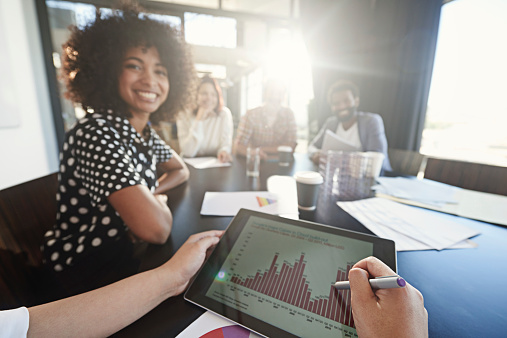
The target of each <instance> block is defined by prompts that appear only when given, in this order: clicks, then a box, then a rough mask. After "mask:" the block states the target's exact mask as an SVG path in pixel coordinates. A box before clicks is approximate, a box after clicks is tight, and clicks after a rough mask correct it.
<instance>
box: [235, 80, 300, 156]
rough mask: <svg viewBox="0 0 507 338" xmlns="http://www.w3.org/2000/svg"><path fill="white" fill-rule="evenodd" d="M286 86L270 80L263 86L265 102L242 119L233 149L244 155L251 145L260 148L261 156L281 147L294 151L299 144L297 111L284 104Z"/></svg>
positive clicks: (275, 151)
mask: <svg viewBox="0 0 507 338" xmlns="http://www.w3.org/2000/svg"><path fill="white" fill-rule="evenodd" d="M285 94H286V87H285V85H283V84H282V83H281V82H279V81H277V80H274V79H271V80H268V81H267V82H266V85H265V87H264V104H263V105H262V106H260V107H257V108H254V109H251V110H249V111H247V112H246V114H245V115H244V116H243V117H242V118H241V121H240V123H239V126H238V131H237V135H236V139H235V141H234V152H235V153H237V154H239V155H243V156H245V154H246V150H247V148H248V147H258V148H260V155H261V158H264V159H265V158H267V157H268V156H269V155H270V154H271V155H272V154H275V153H277V148H278V147H279V146H289V147H291V148H292V151H294V148H295V147H296V144H297V126H296V120H295V118H294V113H293V112H292V110H291V109H290V108H288V107H284V106H282V103H283V101H284V100H285Z"/></svg>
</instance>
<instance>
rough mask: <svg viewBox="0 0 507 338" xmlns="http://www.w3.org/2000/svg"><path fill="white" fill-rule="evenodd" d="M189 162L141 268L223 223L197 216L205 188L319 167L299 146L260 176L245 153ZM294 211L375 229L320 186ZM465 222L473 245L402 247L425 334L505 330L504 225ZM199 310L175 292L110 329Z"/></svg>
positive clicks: (138, 329)
mask: <svg viewBox="0 0 507 338" xmlns="http://www.w3.org/2000/svg"><path fill="white" fill-rule="evenodd" d="M189 169H190V179H189V181H188V182H186V183H184V184H182V185H180V186H178V187H176V188H175V189H173V190H171V191H170V192H168V194H167V195H168V205H169V207H170V208H171V210H172V212H173V217H174V225H173V230H172V233H171V236H170V237H169V239H168V241H167V242H166V243H165V244H163V245H149V246H148V247H147V248H146V251H145V253H144V256H143V258H142V263H141V267H140V271H145V270H148V269H151V268H154V267H157V266H159V265H161V264H162V263H164V262H165V261H167V260H168V259H169V258H170V257H171V256H172V255H173V254H174V252H176V250H177V249H178V248H179V247H180V246H181V245H182V244H183V243H184V242H185V240H186V239H187V238H188V237H189V236H190V235H192V234H194V233H197V232H202V231H206V230H212V229H225V228H226V227H227V225H228V224H229V223H230V221H231V220H232V217H218V216H201V215H200V209H201V205H202V202H203V198H204V194H205V192H206V191H266V190H267V187H266V180H267V178H268V177H270V176H272V175H289V176H292V175H294V173H295V172H297V171H303V170H316V171H318V168H317V166H316V165H314V164H313V163H312V162H311V161H310V160H309V159H308V157H307V155H306V154H298V153H296V154H294V161H292V162H291V164H290V165H289V166H288V167H282V166H279V165H278V163H277V162H276V161H263V162H262V163H261V166H260V176H259V177H258V178H252V177H247V176H246V166H245V159H244V158H241V157H236V158H234V161H233V163H232V165H231V166H230V167H219V168H208V169H194V168H193V167H189ZM506 207H507V206H506ZM299 218H300V219H302V220H308V221H312V222H317V223H322V224H327V225H331V226H336V227H340V228H344V229H348V230H353V231H358V232H363V233H367V234H372V233H371V232H370V231H369V230H368V229H367V228H366V227H364V226H363V225H362V224H361V223H359V222H358V221H357V220H356V219H354V218H353V217H352V216H350V215H349V214H348V213H346V212H345V211H343V210H342V209H340V208H339V207H338V206H337V205H336V203H335V200H334V199H333V198H330V197H328V194H323V193H321V194H320V197H319V200H318V203H317V208H316V210H315V211H310V212H309V211H305V212H303V211H301V212H300V215H299ZM467 225H469V226H473V227H474V228H476V229H477V230H479V231H480V233H481V234H480V235H479V236H476V237H475V238H473V241H474V242H475V243H477V247H476V248H473V249H455V250H442V251H436V250H427V251H406V252H399V253H398V255H397V257H398V273H399V274H400V275H401V276H402V277H404V278H405V279H406V280H407V281H408V282H409V283H410V284H412V285H413V286H415V287H416V288H417V289H419V290H420V291H421V293H422V294H423V296H424V302H425V307H426V309H427V310H428V318H429V319H428V322H429V333H430V337H501V336H503V337H505V336H506V334H507V290H506V288H505V286H504V284H505V283H507V264H506V263H507V229H506V228H504V227H501V226H498V225H494V224H488V223H482V222H467ZM146 287H149V285H147V286H146ZM202 313H204V310H202V309H201V308H199V307H198V306H196V305H194V304H191V303H188V302H186V301H185V300H184V299H183V295H179V296H176V297H172V298H170V299H168V300H166V301H164V302H163V303H161V304H160V305H159V306H157V307H156V308H155V309H153V310H152V311H151V312H149V313H148V314H146V315H145V316H144V317H142V318H141V319H139V320H138V321H136V322H134V323H133V324H131V325H130V326H128V327H126V328H124V329H123V330H121V331H120V332H118V333H117V334H115V336H117V337H175V336H176V335H178V334H179V333H180V332H181V331H183V330H184V329H185V328H186V327H187V326H188V325H190V324H191V323H192V322H193V321H194V320H195V319H197V318H198V317H199V316H200V315H201V314H202Z"/></svg>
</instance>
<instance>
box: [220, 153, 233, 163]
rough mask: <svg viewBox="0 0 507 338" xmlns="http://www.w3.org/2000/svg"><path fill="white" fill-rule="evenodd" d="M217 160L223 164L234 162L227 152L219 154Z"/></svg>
mask: <svg viewBox="0 0 507 338" xmlns="http://www.w3.org/2000/svg"><path fill="white" fill-rule="evenodd" d="M217 158H218V160H219V161H220V162H221V163H226V162H232V156H231V154H229V152H227V151H225V150H222V151H221V152H219V153H218V156H217Z"/></svg>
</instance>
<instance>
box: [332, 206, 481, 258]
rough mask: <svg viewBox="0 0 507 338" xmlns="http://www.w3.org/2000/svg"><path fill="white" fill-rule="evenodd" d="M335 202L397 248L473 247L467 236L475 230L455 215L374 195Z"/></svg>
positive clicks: (437, 248)
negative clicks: (458, 219)
mask: <svg viewBox="0 0 507 338" xmlns="http://www.w3.org/2000/svg"><path fill="white" fill-rule="evenodd" d="M337 204H338V206H339V207H340V208H342V209H343V210H345V211H346V212H348V213H349V214H350V215H351V216H352V217H354V218H355V219H357V220H358V221H359V222H361V223H362V224H363V225H364V226H365V227H367V228H368V229H369V230H370V231H372V232H373V233H374V234H376V235H377V236H379V237H383V238H388V239H392V240H393V241H395V242H396V250H397V251H409V250H431V249H436V250H443V249H451V248H468V247H474V243H473V242H471V241H467V240H468V239H469V238H471V237H473V236H476V235H478V234H479V232H478V231H477V230H475V229H472V228H469V227H467V226H465V225H463V224H460V223H459V222H457V221H456V219H453V218H455V216H451V215H446V214H441V213H439V212H435V211H431V210H426V209H421V208H417V207H412V206H408V205H404V204H400V203H397V202H394V201H390V200H387V199H382V198H378V197H374V198H369V199H365V200H359V201H354V202H337Z"/></svg>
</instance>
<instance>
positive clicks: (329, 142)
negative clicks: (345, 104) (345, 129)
mask: <svg viewBox="0 0 507 338" xmlns="http://www.w3.org/2000/svg"><path fill="white" fill-rule="evenodd" d="M328 150H335V151H340V150H341V151H360V150H361V149H359V148H358V147H356V146H355V145H353V144H350V143H349V142H347V141H346V140H344V139H342V138H341V137H339V136H338V135H336V134H335V133H333V132H332V131H331V130H329V129H328V130H326V134H325V135H324V141H322V151H324V152H326V151H328Z"/></svg>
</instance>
